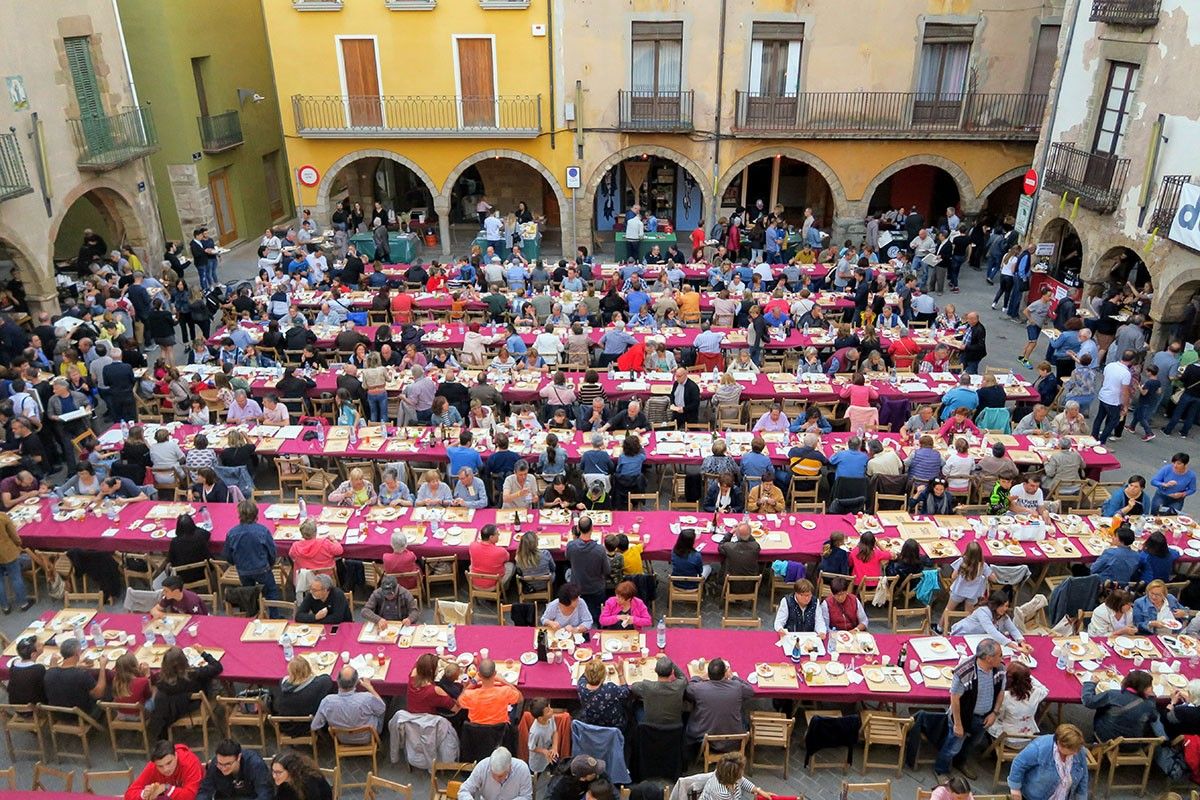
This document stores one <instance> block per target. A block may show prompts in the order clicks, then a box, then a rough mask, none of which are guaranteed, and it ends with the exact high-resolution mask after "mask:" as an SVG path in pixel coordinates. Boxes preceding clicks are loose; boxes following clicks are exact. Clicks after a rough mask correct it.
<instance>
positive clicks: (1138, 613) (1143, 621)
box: [1133, 594, 1183, 634]
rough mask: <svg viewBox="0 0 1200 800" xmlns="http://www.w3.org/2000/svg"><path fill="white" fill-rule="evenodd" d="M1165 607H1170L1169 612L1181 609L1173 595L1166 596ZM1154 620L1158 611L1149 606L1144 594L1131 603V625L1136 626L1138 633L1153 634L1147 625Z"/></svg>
mask: <svg viewBox="0 0 1200 800" xmlns="http://www.w3.org/2000/svg"><path fill="white" fill-rule="evenodd" d="M1167 605H1168V606H1170V607H1171V611H1178V610H1179V609H1181V608H1183V606H1182V605H1180V603H1179V601H1178V600H1176V599H1175V595H1173V594H1168V595H1167ZM1156 619H1158V609H1156V608H1155V607H1154V606H1153V604H1151V602H1150V596H1149V595H1145V594H1144V595H1142V596H1141V597H1139V598H1138V599H1137V600H1134V601H1133V624H1134V625H1137V629H1138V633H1145V634H1152V633H1154V631H1152V630H1150V625H1149V623H1151V622H1153V621H1154V620H1156Z"/></svg>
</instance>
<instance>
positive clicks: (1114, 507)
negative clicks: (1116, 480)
mask: <svg viewBox="0 0 1200 800" xmlns="http://www.w3.org/2000/svg"><path fill="white" fill-rule="evenodd" d="M1128 504H1129V498H1128V497H1126V496H1125V487H1124V486H1118V487H1117V488H1116V489H1113V493H1112V494H1111V495H1109V496H1108V499H1107V500H1106V501H1104V507H1103V508H1101V509H1100V513H1101V514H1102V515H1104V516H1106V517H1115V516H1116V515H1117V512H1119V511H1120V510H1121V509H1122V508H1124V507H1125V506H1126V505H1128ZM1145 504H1146V495H1145V494H1143V495H1142V505H1143V507H1144V506H1145ZM1134 513H1137V509H1136V508H1135V509H1134Z"/></svg>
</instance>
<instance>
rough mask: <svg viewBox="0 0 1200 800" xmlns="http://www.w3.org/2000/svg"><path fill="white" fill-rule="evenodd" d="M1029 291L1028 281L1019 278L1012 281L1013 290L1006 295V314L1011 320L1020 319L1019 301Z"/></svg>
mask: <svg viewBox="0 0 1200 800" xmlns="http://www.w3.org/2000/svg"><path fill="white" fill-rule="evenodd" d="M1028 290H1029V281H1027V280H1022V279H1021V278H1014V279H1013V288H1012V291H1011V292H1009V295H1008V308H1007V309H1005V311H1006V313H1007V314H1008V315H1009V316H1010V317H1012V318H1013V319H1020V318H1021V300H1022V299H1023V298H1024V297H1025V292H1027V291H1028Z"/></svg>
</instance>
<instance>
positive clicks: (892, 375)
mask: <svg viewBox="0 0 1200 800" xmlns="http://www.w3.org/2000/svg"><path fill="white" fill-rule="evenodd" d="M897 380H898V379H897V378H896V368H895V367H892V370H891V373H890V374H889V375H888V382H889V383H891V384H892V385H893V386H894V385H895V384H896V381H897Z"/></svg>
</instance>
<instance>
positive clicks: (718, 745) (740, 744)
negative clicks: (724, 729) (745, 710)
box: [700, 733, 750, 772]
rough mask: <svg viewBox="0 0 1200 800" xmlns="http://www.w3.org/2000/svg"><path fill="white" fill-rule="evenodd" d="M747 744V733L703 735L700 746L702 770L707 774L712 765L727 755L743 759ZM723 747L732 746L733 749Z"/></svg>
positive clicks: (748, 738)
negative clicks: (735, 755) (734, 754)
mask: <svg viewBox="0 0 1200 800" xmlns="http://www.w3.org/2000/svg"><path fill="white" fill-rule="evenodd" d="M749 744H750V734H749V733H726V734H715V733H706V734H704V741H703V742H702V743H701V744H700V763H701V768H702V770H703V771H704V772H708V771H709V770H710V769H711V768H712V765H714V764H716V763H717V762H719V761H720V760H721V758H722V757H724V756H726V755H728V754H729V753H737V754H738V755H740V756H742V757H743V758H744V757H745V755H746V748H747V747H748V746H749ZM724 745H733V747H725V746H724Z"/></svg>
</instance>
